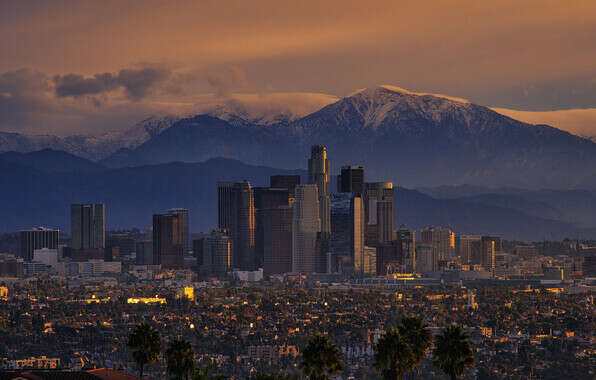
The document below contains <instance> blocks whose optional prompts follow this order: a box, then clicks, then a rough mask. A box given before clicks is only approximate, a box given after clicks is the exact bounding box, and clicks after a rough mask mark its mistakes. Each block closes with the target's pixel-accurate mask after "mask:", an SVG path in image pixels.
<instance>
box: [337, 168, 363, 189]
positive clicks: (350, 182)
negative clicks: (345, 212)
mask: <svg viewBox="0 0 596 380" xmlns="http://www.w3.org/2000/svg"><path fill="white" fill-rule="evenodd" d="M337 191H338V192H339V193H352V194H355V195H359V196H361V195H362V194H363V193H364V167H362V166H343V167H342V168H341V173H340V175H339V176H338V177H337Z"/></svg>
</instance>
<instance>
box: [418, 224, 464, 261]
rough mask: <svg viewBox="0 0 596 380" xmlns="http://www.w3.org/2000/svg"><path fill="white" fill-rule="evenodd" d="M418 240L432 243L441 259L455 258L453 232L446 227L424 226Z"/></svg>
mask: <svg viewBox="0 0 596 380" xmlns="http://www.w3.org/2000/svg"><path fill="white" fill-rule="evenodd" d="M420 242H421V243H424V244H432V245H434V246H435V248H436V249H437V254H438V257H439V260H441V261H447V260H453V259H454V258H455V234H454V233H453V231H451V230H450V229H448V228H444V227H441V226H436V227H426V228H425V229H423V230H422V232H421V233H420Z"/></svg>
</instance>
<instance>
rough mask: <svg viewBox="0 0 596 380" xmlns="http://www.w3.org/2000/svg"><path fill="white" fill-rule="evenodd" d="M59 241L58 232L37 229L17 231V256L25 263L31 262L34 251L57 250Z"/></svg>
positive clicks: (41, 228)
mask: <svg viewBox="0 0 596 380" xmlns="http://www.w3.org/2000/svg"><path fill="white" fill-rule="evenodd" d="M59 241H60V231H59V230H53V229H50V228H45V227H39V228H32V229H30V230H23V231H19V242H20V247H19V256H20V257H22V258H23V259H24V260H25V261H31V260H33V252H34V251H35V250H36V249H42V248H48V249H57V248H58V242H59Z"/></svg>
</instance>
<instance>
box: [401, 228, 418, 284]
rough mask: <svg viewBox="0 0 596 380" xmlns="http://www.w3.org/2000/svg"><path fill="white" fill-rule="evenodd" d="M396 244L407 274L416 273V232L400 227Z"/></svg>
mask: <svg viewBox="0 0 596 380" xmlns="http://www.w3.org/2000/svg"><path fill="white" fill-rule="evenodd" d="M397 242H398V244H399V246H400V249H401V255H402V260H403V261H402V265H405V266H406V271H407V272H408V273H413V272H416V231H413V230H409V229H407V228H406V227H405V226H403V225H402V226H400V227H399V230H397Z"/></svg>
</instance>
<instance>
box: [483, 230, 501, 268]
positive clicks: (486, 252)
mask: <svg viewBox="0 0 596 380" xmlns="http://www.w3.org/2000/svg"><path fill="white" fill-rule="evenodd" d="M481 240H482V262H481V264H482V267H483V268H484V270H486V271H488V272H491V273H493V274H494V272H495V253H496V252H499V251H501V238H500V237H497V236H483V237H482V239H481Z"/></svg>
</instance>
